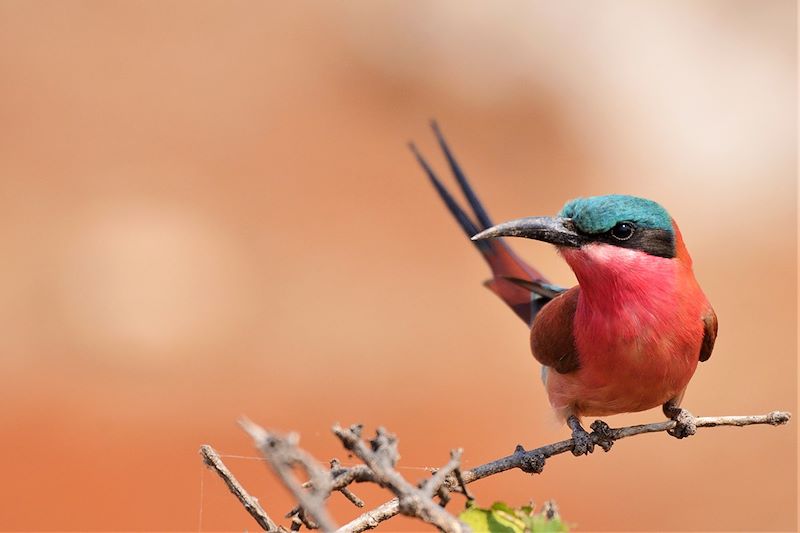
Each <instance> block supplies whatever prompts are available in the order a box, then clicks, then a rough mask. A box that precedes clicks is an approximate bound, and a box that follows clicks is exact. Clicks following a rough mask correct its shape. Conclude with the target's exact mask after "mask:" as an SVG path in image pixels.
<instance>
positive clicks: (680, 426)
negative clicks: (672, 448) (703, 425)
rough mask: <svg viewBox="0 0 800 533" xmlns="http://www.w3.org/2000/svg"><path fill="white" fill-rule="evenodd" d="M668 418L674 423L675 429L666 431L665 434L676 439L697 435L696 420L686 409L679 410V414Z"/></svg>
mask: <svg viewBox="0 0 800 533" xmlns="http://www.w3.org/2000/svg"><path fill="white" fill-rule="evenodd" d="M670 418H672V419H673V420H674V421H675V427H673V428H670V429H668V430H667V433H669V434H670V435H672V436H673V437H675V438H676V439H684V438H686V437H690V436H692V435H694V434H695V433H697V424H696V422H695V420H696V419H695V417H694V415H693V414H692V413H690V412H689V411H687V410H686V409H679V412H678V413H677V414H676V415H674V416H671V417H670Z"/></svg>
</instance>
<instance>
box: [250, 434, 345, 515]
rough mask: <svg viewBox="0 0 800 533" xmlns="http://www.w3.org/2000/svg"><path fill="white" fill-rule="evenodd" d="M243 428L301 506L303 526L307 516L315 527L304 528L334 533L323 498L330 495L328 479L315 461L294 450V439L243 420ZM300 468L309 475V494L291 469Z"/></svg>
mask: <svg viewBox="0 0 800 533" xmlns="http://www.w3.org/2000/svg"><path fill="white" fill-rule="evenodd" d="M240 424H241V426H242V428H244V430H245V431H246V432H247V433H248V434H249V435H250V436H251V437H252V438H253V441H255V444H256V448H258V450H259V451H260V452H261V455H263V456H264V458H265V459H266V460H267V462H268V463H269V464H270V466H272V469H273V470H274V471H275V473H276V474H277V475H278V477H279V478H280V479H281V481H282V482H283V484H284V485H286V487H287V488H288V489H289V490H290V491H291V492H292V494H293V495H294V497H295V499H296V500H297V501H298V502H299V503H300V507H301V508H302V510H301V511H300V513H299V514H298V516H299V518H300V519H301V520H303V521H304V522H307V520H305V518H306V517H305V514H307V515H308V516H310V517H311V518H312V519H313V521H314V523H313V524H308V523H306V525H307V526H312V525H313V526H317V527H319V528H320V529H322V530H323V531H334V530H335V529H336V528H337V526H336V523H335V522H334V521H333V519H332V518H331V516H330V515H329V514H328V510H327V509H326V508H325V498H327V497H328V495H329V494H330V493H331V477H330V475H329V473H328V471H327V470H325V469H324V468H322V466H321V465H320V464H319V463H317V461H316V460H314V458H313V457H311V455H309V454H308V453H307V452H306V451H305V450H302V449H300V448H299V447H298V446H297V443H298V440H299V439H298V437H297V435H289V436H286V437H283V436H280V435H276V434H274V433H270V432H269V431H266V430H265V429H264V428H262V427H261V426H259V425H257V424H254V423H253V422H251V421H249V420H247V419H242V420H241V421H240ZM295 465H301V466H302V467H303V469H304V470H305V471H306V473H307V474H308V476H309V478H310V480H309V481H311V484H312V487H311V490H310V491H308V490H306V489H304V488H303V484H302V483H301V482H300V481H299V480H298V479H297V477H296V476H295V474H294V471H293V467H294V466H295Z"/></svg>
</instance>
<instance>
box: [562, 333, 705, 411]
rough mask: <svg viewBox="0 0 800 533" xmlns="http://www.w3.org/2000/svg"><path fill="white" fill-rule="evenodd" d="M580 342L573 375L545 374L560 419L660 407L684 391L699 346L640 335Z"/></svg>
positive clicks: (682, 341) (677, 340) (598, 336)
mask: <svg viewBox="0 0 800 533" xmlns="http://www.w3.org/2000/svg"><path fill="white" fill-rule="evenodd" d="M690 337H692V336H690ZM579 342H580V341H579ZM585 344H586V345H585V346H582V347H580V346H579V349H581V353H582V354H584V357H583V358H582V360H581V367H580V368H579V369H578V370H577V371H575V372H571V373H568V374H559V373H557V372H549V373H548V378H547V391H548V395H549V398H550V403H551V404H552V406H553V408H554V409H555V410H556V412H557V413H560V414H562V415H564V416H568V415H569V414H575V415H578V416H581V415H588V416H605V415H611V414H617V413H626V412H636V411H644V410H646V409H651V408H653V407H657V406H659V405H662V404H663V403H665V402H666V401H668V400H670V399H672V398H674V397H676V396H678V395H679V394H680V393H681V392H682V391H683V390H684V388H685V387H686V385H687V384H688V382H689V379H690V378H691V377H692V374H694V371H695V368H696V367H697V362H698V353H699V344H698V343H697V342H695V341H694V339H692V338H688V339H680V338H676V337H675V336H667V335H663V336H658V335H655V334H648V332H642V331H640V332H639V335H636V336H633V337H628V338H625V337H624V336H622V337H620V336H617V337H613V336H608V337H605V336H603V335H597V336H595V337H594V338H592V340H591V342H586V343H585ZM695 344H697V346H695Z"/></svg>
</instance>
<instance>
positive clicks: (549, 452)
mask: <svg viewBox="0 0 800 533" xmlns="http://www.w3.org/2000/svg"><path fill="white" fill-rule="evenodd" d="M791 417H792V415H791V413H787V412H783V411H773V412H771V413H768V414H766V415H753V416H719V417H699V418H696V419H695V423H696V424H697V427H698V428H701V427H717V426H749V425H753V424H769V425H772V426H779V425H782V424H786V423H787V422H789V419H791ZM674 426H675V421H673V420H667V421H664V422H656V423H653V424H643V425H638V426H630V427H623V428H618V429H612V428H602V431H597V430H596V431H593V432H592V433H591V435H592V440H593V441H594V442H595V444H600V443H609V442H613V441H617V440H620V439H624V438H627V437H632V436H634V435H642V434H645V433H658V432H661V431H667V430H669V429H671V428H673V427H674ZM596 427H598V428H600V427H601V426H596ZM573 446H574V443H573V441H572V439H568V440H562V441H560V442H556V443H553V444H548V445H546V446H541V447H539V448H535V449H533V450H529V451H525V450H524V448H522V446H518V447H517V449H516V450H515V451H514V453H513V454H511V455H508V456H506V457H502V458H500V459H497V460H495V461H491V462H489V463H486V464H483V465H481V466H478V467H476V468H473V469H472V470H465V471H463V472H461V477H462V480H463V483H464V485H466V484H467V483H473V482H475V481H478V480H479V479H483V478H486V477H489V476H493V475H495V474H499V473H501V472H505V471H506V470H511V469H513V468H519V469H521V470H523V471H524V472H528V473H540V472H541V471H542V469H543V467H544V461H545V459H547V458H549V457H552V456H554V455H558V454H561V453H564V452H568V451H570V450H572V448H573ZM459 481H460V480H458V479H457V478H456V476H451V477H448V478H447V479H446V480H445V485H446V486H447V487H448V488H451V489H455V488H456V487H458V485H459ZM399 512H400V501H399V500H398V498H394V499H392V500H389V501H387V502H385V503H383V504H381V505H380V506H378V507H376V508H375V509H372V510H370V511H367V512H366V513H364V514H362V515H361V516H359V517H357V518H355V519H354V520H352V521H350V522H349V523H347V524H345V525H344V526H342V527H341V528H340V529H339V532H340V533H357V532H360V531H365V530H367V529H373V528H375V527H377V526H378V524H380V523H381V522H383V521H385V520H388V519H390V518H392V517H393V516H395V515H397V514H398V513H399Z"/></svg>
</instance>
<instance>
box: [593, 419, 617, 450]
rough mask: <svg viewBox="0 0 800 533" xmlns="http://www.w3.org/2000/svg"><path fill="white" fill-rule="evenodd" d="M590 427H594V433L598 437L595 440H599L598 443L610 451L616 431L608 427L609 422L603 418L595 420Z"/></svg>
mask: <svg viewBox="0 0 800 533" xmlns="http://www.w3.org/2000/svg"><path fill="white" fill-rule="evenodd" d="M590 427H591V428H592V433H593V434H594V435H595V437H596V438H595V440H597V444H598V445H599V446H600V447H601V448H603V451H605V452H607V451H609V450H610V449H611V446H613V445H614V433H613V432H612V431H611V428H610V427H608V424H606V423H605V422H603V421H602V420H595V421H594V422H592V425H591V426H590Z"/></svg>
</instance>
